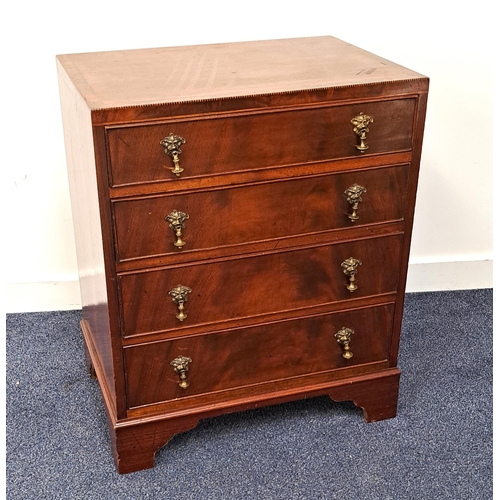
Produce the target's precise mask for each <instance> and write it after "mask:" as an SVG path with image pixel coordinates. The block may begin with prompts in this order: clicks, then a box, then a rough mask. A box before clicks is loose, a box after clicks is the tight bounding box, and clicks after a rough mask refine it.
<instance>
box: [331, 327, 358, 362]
mask: <svg viewBox="0 0 500 500" xmlns="http://www.w3.org/2000/svg"><path fill="white" fill-rule="evenodd" d="M353 334H354V330H351V329H350V328H346V327H345V326H344V327H342V328H341V329H340V330H339V331H338V332H337V333H336V334H335V338H336V339H337V342H338V343H339V344H340V345H341V346H342V347H343V348H344V352H343V353H342V357H344V358H345V359H351V358H352V357H353V354H352V352H351V348H350V346H349V342H350V341H351V335H353Z"/></svg>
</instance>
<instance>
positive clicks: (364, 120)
mask: <svg viewBox="0 0 500 500" xmlns="http://www.w3.org/2000/svg"><path fill="white" fill-rule="evenodd" d="M370 123H373V118H372V117H371V116H369V115H365V114H364V113H360V114H359V115H358V116H355V117H354V118H353V119H352V120H351V124H352V125H354V128H353V129H352V130H353V132H354V133H355V134H356V135H357V136H358V137H359V145H357V146H356V149H359V151H361V152H362V153H364V152H365V151H366V150H367V149H368V144H366V142H365V141H366V134H367V133H368V132H369V131H370V129H369V128H368V125H370Z"/></svg>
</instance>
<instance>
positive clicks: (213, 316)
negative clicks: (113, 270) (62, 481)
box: [119, 235, 402, 336]
mask: <svg viewBox="0 0 500 500" xmlns="http://www.w3.org/2000/svg"><path fill="white" fill-rule="evenodd" d="M401 243H402V238H401V235H393V236H386V237H381V238H373V239H366V240H360V241H355V242H348V243H340V244H336V245H323V246H318V247H312V248H305V249H302V250H293V251H287V252H278V253H272V254H267V255H263V256H257V257H246V258H237V259H231V260H223V261H220V262H204V263H202V264H196V265H194V264H193V265H191V264H185V265H178V266H172V267H171V268H167V269H158V270H149V271H145V272H134V273H130V274H123V275H120V276H119V286H120V290H121V304H122V314H123V334H124V335H125V336H128V335H134V334H141V333H148V332H152V333H153V332H158V331H168V330H179V329H181V328H183V327H192V326H197V325H206V326H205V328H206V329H213V328H214V327H215V326H216V323H218V322H221V321H227V320H229V319H237V318H238V319H240V318H241V319H243V318H245V319H246V320H249V321H250V320H253V321H255V320H256V319H257V318H256V317H257V316H258V317H259V318H260V319H263V318H264V315H266V314H272V313H276V312H281V311H293V310H297V309H304V308H308V307H314V306H317V305H320V304H328V303H333V302H336V301H339V300H349V299H352V298H358V297H369V296H371V295H377V294H382V293H388V292H393V291H396V289H397V282H398V278H399V274H398V273H397V271H395V270H397V269H398V268H399V264H400V263H399V259H400V254H401ZM349 257H354V258H356V259H358V260H360V261H361V262H362V265H361V266H360V268H359V270H358V274H357V280H356V281H357V283H358V290H356V291H355V292H350V291H349V290H347V288H346V285H347V284H348V283H349V278H348V277H347V276H346V275H344V274H343V271H342V268H341V264H342V262H343V261H344V260H346V259H348V258H349ZM380 263H384V264H383V266H381V265H380ZM179 284H181V285H184V286H187V287H189V288H191V289H192V293H191V294H189V296H188V302H187V303H186V304H185V310H186V313H187V316H188V317H187V319H185V320H184V321H183V322H182V323H181V322H180V321H179V320H178V319H177V318H176V314H177V312H178V310H177V306H176V304H174V303H173V301H172V299H171V298H170V297H169V296H168V292H169V291H170V290H171V289H173V288H174V287H176V286H177V285H179Z"/></svg>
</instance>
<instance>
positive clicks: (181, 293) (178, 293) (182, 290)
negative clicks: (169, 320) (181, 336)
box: [168, 285, 192, 321]
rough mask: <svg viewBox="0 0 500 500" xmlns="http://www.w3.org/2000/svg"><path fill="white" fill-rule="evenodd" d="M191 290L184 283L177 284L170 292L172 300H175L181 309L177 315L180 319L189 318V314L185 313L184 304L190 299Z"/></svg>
mask: <svg viewBox="0 0 500 500" xmlns="http://www.w3.org/2000/svg"><path fill="white" fill-rule="evenodd" d="M191 292H192V290H191V288H188V287H187V286H183V285H177V286H176V287H175V288H172V290H170V292H168V294H169V295H170V297H172V302H175V303H176V304H177V307H178V309H179V314H176V315H175V317H176V318H177V319H178V320H179V321H184V320H185V319H186V318H187V314H185V313H184V304H185V303H186V302H187V300H188V297H187V296H188V293H191Z"/></svg>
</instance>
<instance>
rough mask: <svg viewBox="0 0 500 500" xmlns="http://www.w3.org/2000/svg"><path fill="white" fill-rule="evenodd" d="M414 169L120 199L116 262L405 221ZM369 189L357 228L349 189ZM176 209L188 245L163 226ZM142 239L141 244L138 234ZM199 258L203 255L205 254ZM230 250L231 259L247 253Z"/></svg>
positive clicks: (116, 207)
mask: <svg viewBox="0 0 500 500" xmlns="http://www.w3.org/2000/svg"><path fill="white" fill-rule="evenodd" d="M407 181H408V165H402V166H395V167H386V168H379V169H377V168H375V169H369V170H368V169H365V170H362V169H361V170H356V171H355V172H349V173H343V174H336V175H326V176H321V177H311V178H303V177H301V178H295V179H291V180H286V181H284V182H271V183H267V184H258V185H253V186H246V187H234V188H231V189H220V190H210V191H200V192H194V193H193V192H189V193H186V194H174V195H171V196H156V197H144V198H134V199H131V200H119V201H117V202H115V203H113V214H114V219H115V234H116V239H115V241H116V252H117V258H118V261H123V260H130V259H140V258H145V257H153V256H159V255H165V254H171V255H172V256H177V255H179V254H181V253H182V254H183V256H182V257H183V259H184V258H185V254H189V253H193V252H196V255H195V256H193V257H192V258H196V257H198V258H199V257H201V258H203V257H204V254H203V253H201V252H203V251H205V250H207V249H210V248H218V247H226V246H234V245H241V244H243V243H253V242H257V241H262V240H270V239H274V238H285V237H289V236H293V235H303V234H308V233H316V232H321V231H328V230H335V229H339V228H351V227H359V226H360V225H361V226H362V225H365V224H379V223H383V222H392V221H396V220H401V219H403V216H404V210H405V200H406V186H407ZM353 184H360V185H362V186H364V187H366V189H367V192H366V194H364V195H363V201H362V202H361V203H360V205H359V210H358V215H360V218H359V219H358V220H356V221H354V222H353V221H351V220H350V219H349V217H348V215H349V214H350V213H351V212H352V207H351V205H350V204H349V203H348V201H347V197H346V195H345V190H346V189H347V188H348V187H350V186H352V185H353ZM174 209H177V210H180V211H181V212H184V213H187V214H188V215H189V220H188V221H186V228H185V229H183V236H182V239H183V241H185V243H186V244H185V246H184V247H182V248H181V249H178V248H177V247H175V246H174V243H175V241H176V238H175V231H173V230H172V229H170V228H169V227H168V223H167V222H166V221H165V217H166V215H167V214H169V213H170V212H172V211H173V210H174ZM138 234H141V237H140V238H137V237H136V235H138ZM200 251H201V252H200ZM241 251H242V249H241V248H240V247H237V248H233V249H227V251H226V252H225V255H231V254H234V253H239V252H241Z"/></svg>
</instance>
